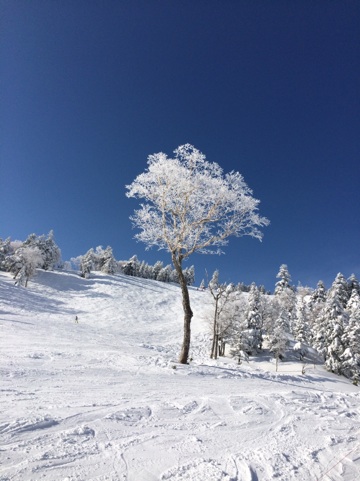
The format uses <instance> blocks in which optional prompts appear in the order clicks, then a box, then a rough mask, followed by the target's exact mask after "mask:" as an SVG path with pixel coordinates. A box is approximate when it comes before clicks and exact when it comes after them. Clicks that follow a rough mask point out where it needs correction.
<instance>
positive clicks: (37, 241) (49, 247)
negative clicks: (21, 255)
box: [23, 230, 61, 270]
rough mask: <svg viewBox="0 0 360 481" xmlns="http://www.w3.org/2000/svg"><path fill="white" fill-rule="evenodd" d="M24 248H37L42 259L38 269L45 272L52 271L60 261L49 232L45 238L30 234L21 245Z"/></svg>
mask: <svg viewBox="0 0 360 481" xmlns="http://www.w3.org/2000/svg"><path fill="white" fill-rule="evenodd" d="M23 246H24V247H37V248H38V249H39V251H40V254H41V257H42V263H41V265H40V266H39V267H41V268H42V269H45V270H52V269H54V267H56V266H57V265H58V264H59V262H60V260H61V251H60V248H59V247H58V245H57V244H56V242H55V239H54V232H53V231H52V230H51V231H50V232H49V233H48V235H47V236H45V235H41V236H37V235H36V234H30V235H29V236H28V238H27V239H26V241H25V242H24V243H23Z"/></svg>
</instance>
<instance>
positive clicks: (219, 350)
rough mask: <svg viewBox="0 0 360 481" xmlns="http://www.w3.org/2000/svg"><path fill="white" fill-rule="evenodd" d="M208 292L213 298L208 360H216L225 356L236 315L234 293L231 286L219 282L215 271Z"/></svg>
mask: <svg viewBox="0 0 360 481" xmlns="http://www.w3.org/2000/svg"><path fill="white" fill-rule="evenodd" d="M209 291H210V294H211V296H212V298H213V319H212V321H211V333H212V345H211V352H210V358H211V359H217V357H218V356H223V355H224V354H225V345H226V341H227V340H228V337H229V335H230V331H231V330H232V327H233V322H234V318H235V315H236V305H235V301H236V293H235V292H234V287H233V285H232V284H226V283H223V284H221V283H220V282H219V271H218V270H216V271H215V272H214V273H213V276H212V278H211V280H210V282H209Z"/></svg>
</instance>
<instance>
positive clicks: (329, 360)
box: [314, 274, 347, 373]
mask: <svg viewBox="0 0 360 481" xmlns="http://www.w3.org/2000/svg"><path fill="white" fill-rule="evenodd" d="M343 295H344V284H343V282H342V281H341V275H339V274H338V275H337V276H336V278H335V280H334V282H333V284H332V286H331V288H330V289H329V291H328V295H327V299H326V302H325V305H324V308H323V310H322V311H321V313H320V315H319V318H318V319H317V322H316V324H315V326H314V327H315V329H314V331H315V332H314V347H315V349H317V351H318V352H319V353H321V354H322V355H323V357H324V360H325V364H326V367H327V368H328V369H329V370H330V371H333V372H336V373H341V356H342V354H343V352H344V350H345V347H344V344H343V340H342V337H343V333H344V328H345V326H346V324H347V314H346V312H345V309H344V306H343Z"/></svg>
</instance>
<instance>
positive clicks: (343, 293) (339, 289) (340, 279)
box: [331, 272, 350, 309]
mask: <svg viewBox="0 0 360 481" xmlns="http://www.w3.org/2000/svg"><path fill="white" fill-rule="evenodd" d="M331 289H332V290H336V293H337V297H338V299H339V301H340V303H341V305H342V307H343V308H344V309H345V307H346V304H347V302H348V300H349V298H350V293H349V289H348V283H347V281H346V279H345V277H344V276H343V275H342V274H341V272H339V273H338V274H337V276H336V277H335V280H334V282H333V284H332V286H331Z"/></svg>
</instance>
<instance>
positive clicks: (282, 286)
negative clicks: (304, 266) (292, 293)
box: [274, 264, 293, 295]
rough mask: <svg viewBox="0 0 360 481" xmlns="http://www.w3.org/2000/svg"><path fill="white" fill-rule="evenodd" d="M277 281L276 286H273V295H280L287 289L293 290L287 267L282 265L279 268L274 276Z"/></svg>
mask: <svg viewBox="0 0 360 481" xmlns="http://www.w3.org/2000/svg"><path fill="white" fill-rule="evenodd" d="M276 277H277V278H278V279H280V280H279V281H278V282H277V283H276V284H275V292H274V294H275V295H277V294H280V293H281V292H283V291H286V290H287V289H290V290H293V288H292V287H291V285H290V282H291V276H290V274H289V271H288V267H287V265H286V264H282V265H281V266H280V270H279V272H278V274H277V276H276Z"/></svg>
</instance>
